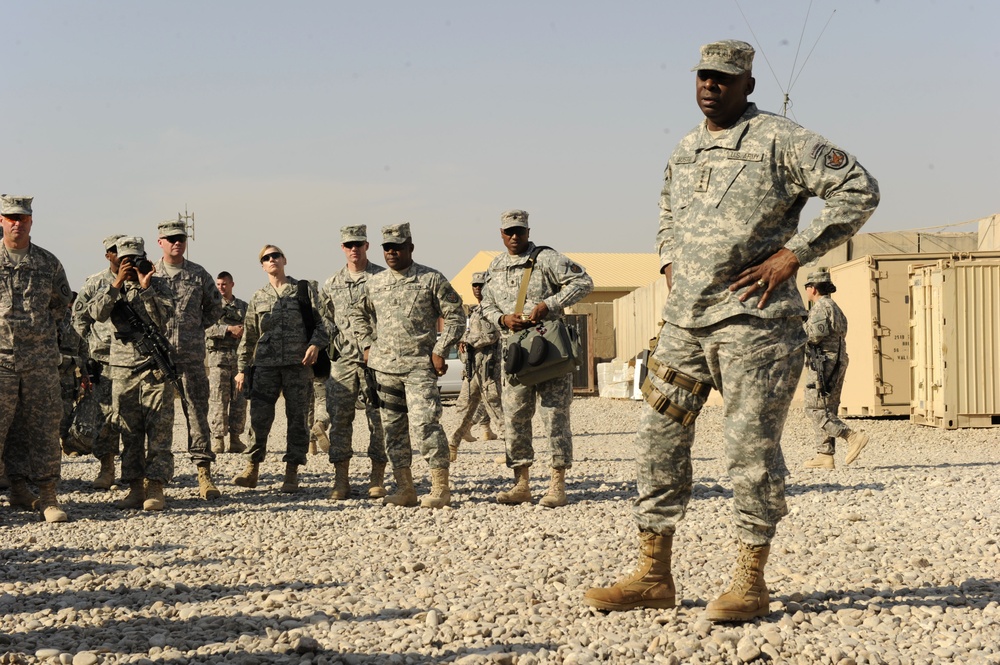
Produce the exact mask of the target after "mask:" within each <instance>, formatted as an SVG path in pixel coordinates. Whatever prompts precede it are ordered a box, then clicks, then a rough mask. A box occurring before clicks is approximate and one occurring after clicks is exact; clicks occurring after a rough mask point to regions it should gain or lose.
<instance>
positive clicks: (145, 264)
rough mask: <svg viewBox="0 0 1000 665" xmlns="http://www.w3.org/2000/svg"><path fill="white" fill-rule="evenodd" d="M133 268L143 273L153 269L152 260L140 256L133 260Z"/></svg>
mask: <svg viewBox="0 0 1000 665" xmlns="http://www.w3.org/2000/svg"><path fill="white" fill-rule="evenodd" d="M133 265H135V269H136V270H138V271H139V274H141V275H145V274H146V273H147V272H149V271H151V270H152V269H153V262H152V261H150V260H149V259H147V258H146V257H145V256H140V257H139V258H137V259H136V260H135V263H134V264H133Z"/></svg>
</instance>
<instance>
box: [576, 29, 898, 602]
mask: <svg viewBox="0 0 1000 665" xmlns="http://www.w3.org/2000/svg"><path fill="white" fill-rule="evenodd" d="M753 55H754V50H753V47H751V46H750V45H749V44H747V43H746V42H741V41H734V40H727V41H721V42H715V43H712V44H707V45H705V46H702V47H701V61H700V62H699V63H698V64H697V65H696V66H695V67H694V71H696V72H697V74H696V76H695V99H696V101H697V104H698V107H699V108H700V109H701V112H702V113H703V115H704V116H705V120H704V122H702V123H701V124H700V125H699V126H698V127H696V128H695V129H694V130H692V131H691V132H690V133H689V134H688V135H687V136H685V137H684V138H683V139H682V140H681V142H680V144H679V145H678V146H677V148H676V149H675V150H674V153H673V155H671V157H670V160H669V162H668V164H667V168H666V172H665V175H664V185H663V190H662V192H661V195H660V228H659V232H658V233H657V236H656V245H657V249H658V251H659V254H660V265H661V266H662V268H661V270H662V272H663V274H664V276H665V277H666V280H667V284H668V285H670V294H669V295H668V296H667V300H666V303H665V305H664V308H663V320H664V321H666V323H665V324H664V325H663V327H662V328H661V330H660V335H659V339H658V341H657V344H656V348H655V349H654V351H653V354H652V355H651V356H650V359H649V377H650V378H648V379H647V383H646V384H645V385H644V387H643V394H644V396H645V397H646V401H647V402H648V403H649V404H648V405H647V406H645V407H644V409H643V415H642V420H641V422H640V425H639V431H638V434H637V440H636V446H637V452H636V461H637V464H636V467H637V472H638V482H637V485H638V490H639V496H638V498H637V499H636V501H635V506H634V509H633V513H634V516H635V521H636V523H637V526H638V527H639V566H638V568H637V570H636V572H635V573H634V574H633V575H631V576H629V577H626V578H625V579H623V580H621V581H620V582H618V583H617V584H614V585H612V586H610V587H607V588H594V589H590V590H589V591H587V593H586V595H585V601H586V602H587V603H588V604H589V605H591V606H593V607H596V608H598V609H602V610H627V609H633V608H637V607H659V608H664V607H674V605H675V603H676V592H675V588H674V582H673V577H672V575H671V572H670V563H671V556H672V548H673V536H674V532H675V530H676V528H677V525H678V523H679V522H680V520H681V519H682V518H683V517H684V513H685V511H686V509H687V504H688V502H689V501H690V499H691V492H692V482H693V481H692V468H691V447H692V445H693V444H694V423H695V419H696V417H697V416H698V412H699V411H700V410H701V407H702V405H704V403H705V399H706V398H707V396H708V394H709V392H710V391H711V389H712V388H715V389H717V390H719V391H720V392H721V393H722V394H723V395H724V398H725V423H724V437H725V445H726V456H727V458H728V460H729V476H730V478H731V480H732V484H733V502H734V511H733V522H734V525H733V526H734V531H735V534H734V535H735V536H736V541H737V552H736V566H735V571H734V574H733V579H732V582H731V583H730V585H729V587H728V588H727V589H726V591H725V592H724V593H723V594H722V595H721V596H720V597H719V598H716V599H715V600H713V601H711V602H710V603H708V608H707V610H708V611H707V618H708V619H709V620H711V621H749V620H752V619H753V618H755V617H761V616H765V615H767V614H768V612H769V611H770V610H769V595H768V590H767V585H766V583H765V581H764V566H765V564H766V563H767V559H768V555H769V553H770V549H771V547H770V546H771V540H772V539H773V538H774V534H775V530H776V527H777V524H778V522H779V521H780V520H781V518H782V517H783V516H784V515H786V514H787V512H788V508H787V506H786V504H785V475H786V474H787V468H786V467H785V461H784V456H783V454H782V451H781V434H782V430H783V429H784V425H785V418H786V417H787V415H788V407H789V404H790V403H791V401H792V395H793V394H794V392H795V387H796V384H797V383H798V380H799V377H800V375H801V373H802V349H803V346H804V345H805V343H806V336H805V333H804V332H803V330H802V320H803V318H804V317H805V313H806V312H805V309H804V308H803V307H802V298H801V297H800V296H799V293H798V290H797V289H796V286H795V280H794V279H792V278H794V276H795V274H796V271H797V270H798V268H799V266H801V265H803V264H805V263H807V262H809V261H812V260H814V259H816V258H818V257H819V256H822V255H823V254H825V253H826V252H828V251H830V250H831V249H833V248H834V247H836V246H838V245H840V244H842V243H844V242H846V241H847V240H848V239H849V238H850V237H851V236H852V235H854V234H855V233H856V232H857V231H858V229H860V228H861V226H862V225H863V224H864V223H865V221H866V220H867V219H868V218H869V217H870V216H871V214H872V212H874V210H875V206H876V205H877V204H878V201H879V193H878V184H877V183H876V182H875V179H874V178H872V177H871V175H869V174H868V172H867V171H866V170H865V169H864V168H863V167H862V166H861V164H859V163H858V161H857V160H856V159H855V158H854V157H853V156H851V155H849V154H848V153H846V152H845V151H843V150H841V149H840V148H838V147H836V146H835V145H833V144H831V143H830V142H829V141H827V140H826V139H825V138H823V137H822V136H820V135H818V134H815V133H813V132H810V131H808V130H806V129H804V128H802V127H800V126H799V125H797V124H795V123H794V122H792V121H791V120H788V119H786V118H783V117H781V116H777V115H774V114H771V113H765V112H762V111H758V110H757V107H756V106H755V105H754V104H752V103H750V102H749V101H748V99H747V98H748V97H749V95H750V94H751V93H752V92H753V90H754V85H755V81H754V78H753V76H752V73H751V66H752V63H753ZM812 196H819V197H821V198H822V199H823V200H824V201H825V205H824V207H823V210H822V212H821V213H820V214H819V216H818V217H817V218H816V219H814V220H813V221H812V222H811V223H810V224H809V225H808V226H806V227H805V228H803V229H802V230H801V231H800V230H799V214H800V213H801V212H802V208H803V206H804V205H805V203H806V200H807V199H808V198H809V197H812Z"/></svg>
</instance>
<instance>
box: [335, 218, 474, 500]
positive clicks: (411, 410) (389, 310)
mask: <svg viewBox="0 0 1000 665" xmlns="http://www.w3.org/2000/svg"><path fill="white" fill-rule="evenodd" d="M382 251H383V254H384V256H385V263H386V265H387V266H388V268H389V269H388V270H383V271H382V272H380V273H378V274H375V275H371V276H370V277H369V278H368V286H367V288H366V292H365V294H364V295H362V296H361V298H360V299H359V300H358V302H357V303H356V304H355V306H354V308H353V309H352V310H351V328H353V329H354V331H355V335H356V336H357V338H358V340H359V342H360V345H361V348H362V349H363V350H364V360H365V362H366V363H367V364H368V366H369V367H371V368H372V369H373V370H375V375H376V378H377V381H378V393H379V400H380V402H381V409H382V426H383V428H384V430H385V447H386V453H387V454H388V457H389V459H390V461H392V475H393V477H394V478H395V480H396V493H395V494H390V495H389V496H387V497H385V500H384V501H385V503H387V504H392V505H396V506H416V505H417V491H416V489H414V487H413V473H412V471H411V469H410V463H411V461H412V452H411V449H410V441H411V440H412V441H419V442H420V453H421V454H422V455H423V457H424V459H425V460H427V464H428V466H430V468H431V493H430V494H429V495H427V496H425V497H423V499H421V501H420V505H421V506H423V507H425V508H442V507H444V506H447V505H450V504H451V488H450V486H449V481H448V464H449V462H448V439H447V437H446V436H445V433H444V429H443V428H442V427H441V393H440V391H439V390H438V386H437V377H439V376H442V375H443V374H444V373H445V369H446V365H445V356H447V355H448V349H449V348H451V347H452V346H453V345H454V344H456V343H457V342H458V340H459V339H460V338H461V337H462V333H463V332H465V314H464V312H463V311H462V300H461V298H459V297H458V293H456V292H455V289H453V288H452V286H451V284H449V283H448V280H447V279H445V277H444V275H442V274H441V273H440V272H438V271H437V270H434V269H433V268H428V267H426V266H422V265H420V264H418V263H414V262H413V237H412V236H411V234H410V225H409V224H394V225H391V226H384V227H382ZM438 318H443V319H444V327H443V329H442V331H441V334H440V335H438V333H437V321H438ZM407 431H409V438H407V436H406V433H407Z"/></svg>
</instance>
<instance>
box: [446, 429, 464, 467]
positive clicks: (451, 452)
mask: <svg viewBox="0 0 1000 665" xmlns="http://www.w3.org/2000/svg"><path fill="white" fill-rule="evenodd" d="M462 438H463V435H462V433H461V432H460V431H457V430H456V431H455V433H454V434H452V435H451V440H450V441H449V442H448V461H449V462H454V461H455V460H457V459H458V447H459V446H460V445H461V443H462Z"/></svg>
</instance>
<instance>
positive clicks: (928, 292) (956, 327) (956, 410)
mask: <svg viewBox="0 0 1000 665" xmlns="http://www.w3.org/2000/svg"><path fill="white" fill-rule="evenodd" d="M909 287H910V339H911V340H912V345H911V356H912V359H911V362H910V370H911V387H912V402H911V406H910V420H912V421H913V422H915V423H919V424H921V425H930V426H933V427H940V428H944V429H955V428H958V427H992V426H996V425H1000V373H998V371H997V369H998V362H1000V260H996V259H985V260H983V259H980V260H976V259H972V258H964V257H963V258H960V259H946V260H941V261H937V262H935V263H933V264H929V265H927V264H925V265H914V266H913V267H912V268H911V271H910V279H909Z"/></svg>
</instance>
